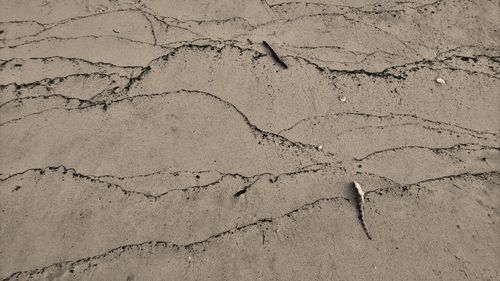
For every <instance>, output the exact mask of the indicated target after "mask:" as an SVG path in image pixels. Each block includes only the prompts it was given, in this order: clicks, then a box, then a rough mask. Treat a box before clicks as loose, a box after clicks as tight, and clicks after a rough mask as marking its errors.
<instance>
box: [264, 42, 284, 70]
mask: <svg viewBox="0 0 500 281" xmlns="http://www.w3.org/2000/svg"><path fill="white" fill-rule="evenodd" d="M262 44H264V46H265V47H266V48H267V49H269V52H270V53H271V56H272V57H273V58H274V60H275V61H276V62H277V63H278V64H280V65H281V66H282V67H283V68H285V69H287V68H288V65H286V63H285V62H284V61H283V60H282V59H281V58H280V56H278V54H276V52H275V51H274V50H273V48H271V46H270V45H269V44H267V42H266V41H262Z"/></svg>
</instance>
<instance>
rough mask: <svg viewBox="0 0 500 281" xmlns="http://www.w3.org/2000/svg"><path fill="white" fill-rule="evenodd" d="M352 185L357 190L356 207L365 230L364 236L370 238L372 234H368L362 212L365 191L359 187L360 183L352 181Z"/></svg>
mask: <svg viewBox="0 0 500 281" xmlns="http://www.w3.org/2000/svg"><path fill="white" fill-rule="evenodd" d="M353 183H354V187H355V188H356V190H357V192H358V207H359V219H360V220H361V224H362V225H363V229H364V230H365V233H366V236H368V239H370V240H371V239H372V236H371V235H370V232H369V231H368V226H367V225H366V222H365V214H364V208H365V192H364V191H363V189H361V185H360V184H359V183H357V182H356V181H353Z"/></svg>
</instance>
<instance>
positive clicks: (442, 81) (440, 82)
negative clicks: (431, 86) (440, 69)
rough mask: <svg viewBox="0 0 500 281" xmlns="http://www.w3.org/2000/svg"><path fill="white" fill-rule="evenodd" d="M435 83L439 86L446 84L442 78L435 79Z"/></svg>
mask: <svg viewBox="0 0 500 281" xmlns="http://www.w3.org/2000/svg"><path fill="white" fill-rule="evenodd" d="M436 82H438V83H439V84H446V82H445V81H444V79H443V78H438V79H436Z"/></svg>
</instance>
